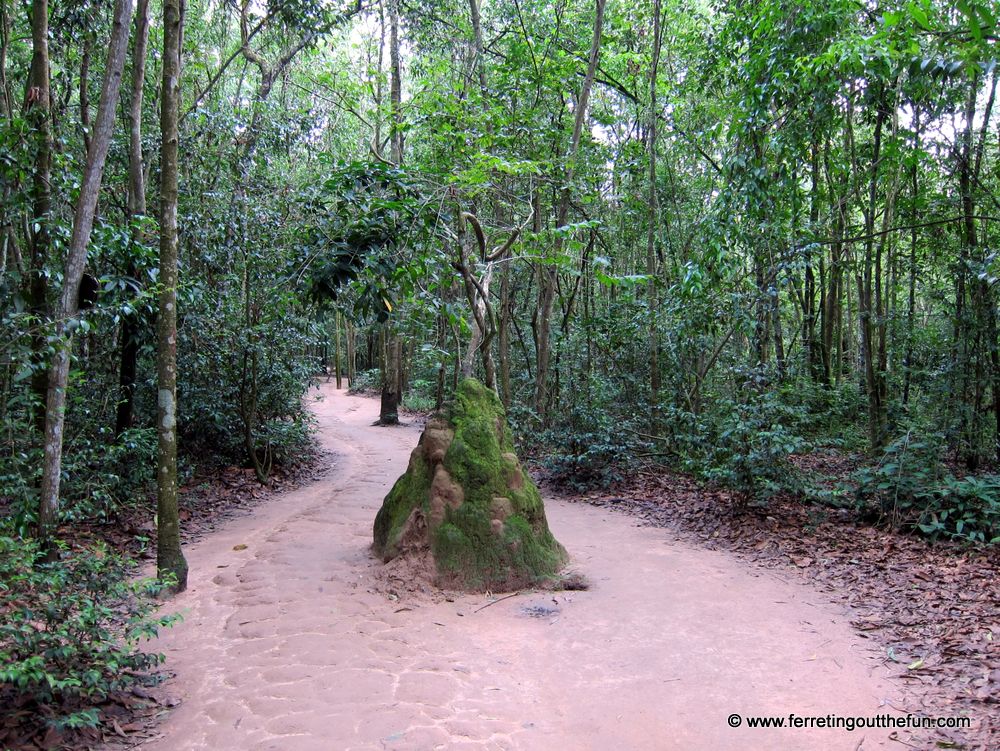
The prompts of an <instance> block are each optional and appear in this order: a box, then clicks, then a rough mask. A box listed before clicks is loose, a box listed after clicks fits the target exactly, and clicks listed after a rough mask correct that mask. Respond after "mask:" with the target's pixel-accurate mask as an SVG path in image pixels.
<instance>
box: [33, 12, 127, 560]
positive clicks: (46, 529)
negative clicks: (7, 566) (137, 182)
mask: <svg viewBox="0 0 1000 751" xmlns="http://www.w3.org/2000/svg"><path fill="white" fill-rule="evenodd" d="M131 15H132V0H117V1H116V2H115V9H114V22H113V26H112V30H111V46H110V49H109V52H108V62H107V66H106V68H105V71H104V84H103V86H102V87H101V100H100V104H99V105H98V110H97V124H96V126H95V128H94V134H93V137H92V138H91V143H90V149H89V150H88V151H87V164H86V167H85V168H84V172H83V182H82V184H81V187H80V197H79V199H78V200H77V205H76V213H75V214H74V216H73V234H72V236H71V239H70V244H69V253H68V255H67V258H66V269H65V272H64V275H63V284H62V291H61V293H60V296H59V307H58V309H57V318H56V323H55V342H56V344H55V355H54V356H53V358H52V365H51V367H50V368H49V381H48V391H47V393H46V397H45V459H44V462H43V465H42V489H41V499H40V504H39V513H38V527H39V536H40V537H41V539H42V540H43V542H46V543H47V542H48V541H49V536H50V535H51V532H52V528H53V526H54V525H55V522H56V517H57V516H58V513H59V480H60V478H61V476H62V449H63V427H64V425H65V421H66V389H67V385H68V383H69V364H70V358H71V356H72V344H73V335H72V332H73V328H72V324H73V320H74V318H75V317H76V314H77V312H78V301H79V294H80V282H81V280H82V279H83V272H84V269H85V268H86V265H87V246H88V245H89V243H90V232H91V230H92V229H93V226H94V215H95V213H96V211H97V198H98V196H99V194H100V191H101V181H102V178H103V176H104V162H105V160H106V159H107V156H108V148H109V147H110V145H111V136H112V134H113V132H114V127H115V109H116V108H117V105H118V92H119V89H120V87H121V78H122V68H123V67H124V65H125V53H126V49H127V48H128V36H129V31H128V30H129V18H130V17H131Z"/></svg>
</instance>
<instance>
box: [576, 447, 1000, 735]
mask: <svg viewBox="0 0 1000 751" xmlns="http://www.w3.org/2000/svg"><path fill="white" fill-rule="evenodd" d="M797 461H798V462H799V463H801V464H806V463H808V466H809V469H810V470H812V471H814V472H817V474H818V475H820V476H823V477H829V478H840V479H841V480H844V479H846V475H847V474H849V472H850V470H852V469H853V468H855V467H856V466H857V464H858V463H859V460H858V459H857V458H856V457H851V456H844V455H841V454H837V453H813V454H810V455H808V456H803V457H798V458H797ZM563 497H564V498H565V499H566V500H572V501H575V502H585V503H589V504H591V505H594V506H598V507H601V508H604V509H607V510H610V511H613V512H618V513H623V514H626V515H627V516H628V517H629V518H632V519H637V520H639V522H640V523H642V524H646V525H649V526H653V527H657V528H659V529H661V530H664V534H669V535H671V536H672V537H674V538H676V539H678V540H682V541H684V542H686V543H688V544H691V543H694V544H696V545H697V546H698V547H700V548H704V547H708V548H712V549H717V550H723V551H726V552H727V553H729V554H732V555H735V556H737V557H738V558H739V559H740V560H741V561H743V562H744V563H745V564H746V565H748V566H751V567H753V568H755V569H756V570H758V571H760V570H763V571H769V572H771V573H773V574H775V575H778V576H781V577H782V578H784V579H788V580H789V581H795V582H799V583H802V584H806V585H808V586H810V587H813V588H816V589H818V590H819V591H821V592H822V593H823V594H824V596H825V597H829V598H833V599H834V600H835V601H837V602H841V603H843V604H844V605H846V606H848V607H849V608H850V612H851V613H852V619H851V624H852V625H853V626H854V627H855V629H856V630H857V632H858V633H859V635H861V636H862V637H864V638H866V639H869V640H871V642H872V646H873V648H874V649H876V650H877V651H878V652H879V654H880V659H881V661H882V662H883V664H884V665H885V667H886V669H887V670H888V671H889V672H890V673H891V674H892V675H894V676H895V677H896V678H897V679H898V680H899V681H900V683H902V684H904V686H905V691H906V695H907V697H908V698H907V703H906V708H907V710H908V711H911V712H914V713H918V714H921V715H925V716H929V717H934V716H937V717H960V716H961V717H967V718H969V720H970V721H971V725H970V727H969V728H951V729H949V728H944V729H938V730H935V731H933V732H922V733H919V734H917V737H916V747H917V748H961V749H965V750H966V751H972V750H973V749H975V750H977V751H994V749H998V748H1000V648H998V644H1000V547H998V546H993V547H988V548H975V547H971V546H968V545H962V544H958V543H947V542H934V543H931V542H929V541H927V540H924V539H921V538H919V537H915V536H912V535H906V534H902V533H900V532H897V531H893V530H891V529H885V528H878V527H873V526H871V525H869V524H864V523H861V522H860V520H859V518H858V516H857V514H856V513H855V512H853V511H851V510H848V509H844V508H830V507H825V506H818V505H809V504H806V503H803V502H802V501H801V500H800V499H796V498H791V497H778V498H774V499H772V500H771V501H770V502H769V503H767V504H766V505H764V506H760V507H751V508H749V509H746V510H745V511H743V512H742V513H741V512H738V511H736V510H735V509H736V507H737V506H738V503H737V501H736V499H734V498H733V497H732V495H731V494H730V493H729V492H727V491H725V490H720V489H713V488H710V487H703V486H701V485H699V484H698V483H696V482H695V481H694V480H692V479H691V478H690V477H686V476H683V475H677V474H673V473H671V472H667V471H663V470H662V469H660V468H657V469H653V468H647V469H646V470H644V471H640V472H637V473H634V474H633V476H632V478H631V480H630V481H629V482H627V483H624V484H622V485H620V486H619V487H617V488H616V489H615V490H614V492H613V493H590V494H586V495H583V496H580V495H576V496H563Z"/></svg>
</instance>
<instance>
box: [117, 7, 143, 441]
mask: <svg viewBox="0 0 1000 751" xmlns="http://www.w3.org/2000/svg"><path fill="white" fill-rule="evenodd" d="M148 41H149V0H139V3H138V5H137V6H136V11H135V39H134V44H135V46H134V48H133V52H132V100H131V102H130V103H129V148H128V215H129V220H130V221H131V222H132V227H133V231H135V229H136V224H137V221H138V220H139V219H141V218H142V217H144V216H145V215H146V173H145V169H144V165H143V158H142V98H143V97H142V93H143V85H144V83H145V79H146V46H147V43H148ZM136 241H137V242H140V243H145V241H146V238H145V237H144V236H142V235H141V234H140V235H139V236H138V237H136ZM129 276H131V277H132V278H133V279H136V278H138V276H139V273H138V269H137V268H136V266H135V264H134V263H131V262H130V263H129ZM121 337H122V341H121V348H122V351H121V361H120V363H119V369H118V388H119V394H118V407H117V409H116V415H115V433H116V434H120V433H121V432H122V431H123V430H128V429H129V428H131V427H132V426H133V425H134V424H135V379H136V372H137V370H138V358H139V342H138V337H139V317H138V314H137V313H136V312H135V311H134V310H133V311H132V312H131V313H126V314H125V315H124V316H122V331H121Z"/></svg>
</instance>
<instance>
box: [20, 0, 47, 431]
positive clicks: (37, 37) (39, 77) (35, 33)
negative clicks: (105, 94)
mask: <svg viewBox="0 0 1000 751" xmlns="http://www.w3.org/2000/svg"><path fill="white" fill-rule="evenodd" d="M24 110H25V114H26V115H27V119H28V122H29V124H30V125H31V127H32V129H33V130H34V131H35V134H36V136H35V137H36V138H37V144H38V150H37V152H36V154H35V168H34V172H33V175H32V182H31V205H32V214H33V216H32V217H31V221H30V222H29V225H30V227H31V231H30V236H29V247H30V254H31V264H30V265H31V270H30V273H29V280H28V294H27V297H28V300H29V308H30V310H31V313H32V315H33V316H35V318H36V319H37V322H36V323H37V324H41V323H42V322H44V321H47V320H48V317H49V306H48V276H47V275H46V273H45V266H46V264H47V263H48V259H49V250H50V245H51V238H50V235H49V216H50V214H51V212H52V151H53V141H52V94H51V91H50V88H49V4H48V0H33V2H32V4H31V68H30V70H29V72H28V87H27V91H26V92H25V97H24ZM47 346H48V343H47V341H46V336H45V332H44V330H43V327H42V326H41V325H36V333H35V334H34V335H33V336H32V338H31V349H32V359H33V361H34V363H35V365H36V367H35V368H34V372H33V373H32V376H31V390H32V393H33V395H34V400H35V403H34V407H33V408H34V420H33V422H34V424H35V427H36V429H37V430H38V434H39V435H40V436H42V437H43V440H44V435H45V400H46V392H47V390H48V381H49V378H48V371H47V369H46V368H45V367H44V366H43V363H44V362H45V360H46V357H45V350H46V347H47Z"/></svg>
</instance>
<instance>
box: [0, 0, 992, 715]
mask: <svg viewBox="0 0 1000 751" xmlns="http://www.w3.org/2000/svg"><path fill="white" fill-rule="evenodd" d="M133 5H134V7H133ZM998 13H1000V10H998V8H997V6H996V5H995V4H994V3H991V2H972V1H971V0H959V1H958V2H943V1H942V0H909V1H904V0H886V1H880V2H858V1H857V0H826V1H825V2H815V1H813V0H808V1H807V2H786V1H785V0H637V1H636V2H622V1H620V0H585V1H584V0H546V1H545V2H537V1H532V0H493V2H489V3H481V2H480V0H461V1H458V2H456V1H455V0H433V2H432V1H431V0H358V2H357V3H354V2H352V3H351V4H349V5H339V4H338V3H337V2H335V1H334V0H329V1H327V0H186V1H185V0H136V2H135V3H134V4H133V1H132V0H115V1H114V2H98V1H97V0H60V1H59V2H52V3H50V2H47V0H0V193H2V199H0V318H2V328H0V332H2V336H0V433H2V435H0V516H2V526H0V572H2V577H0V614H2V615H3V618H2V619H0V686H4V687H5V688H0V695H3V696H10V695H12V694H10V693H8V690H9V691H14V692H15V693H18V695H23V694H26V693H27V694H30V695H31V696H33V697H34V700H37V701H39V702H41V703H42V704H43V705H47V704H59V703H60V702H63V703H65V701H70V705H71V706H72V707H75V708H76V709H75V710H73V711H71V712H69V713H65V712H64V713H62V714H59V713H54V714H53V718H54V719H53V722H56V723H62V724H64V725H74V724H76V725H85V724H88V723H93V722H96V721H97V720H96V714H95V713H94V712H93V711H92V710H90V709H88V707H89V706H90V705H91V704H92V702H93V701H95V700H96V699H98V698H100V697H102V696H105V695H107V693H108V692H111V691H114V690H116V689H117V688H119V687H121V686H122V685H125V684H127V683H128V682H129V681H130V680H133V679H134V676H135V675H137V674H139V673H140V672H141V670H142V669H143V668H144V667H147V666H148V661H149V659H152V658H148V657H146V656H143V655H141V653H138V652H136V651H135V650H134V644H135V639H137V638H138V637H139V636H140V635H142V634H143V633H147V632H148V631H149V630H150V629H152V628H155V626H156V624H157V622H156V621H155V620H152V621H151V620H149V616H148V612H147V609H146V606H144V605H143V604H142V602H143V601H142V600H141V599H139V600H136V599H134V597H133V595H132V594H130V592H131V590H134V589H135V588H137V587H138V588H140V589H143V588H150V589H154V590H156V589H161V588H166V589H168V590H171V589H174V590H176V589H179V588H182V587H183V586H184V581H185V576H186V563H185V562H184V558H183V555H182V553H181V550H180V538H179V531H178V525H179V520H178V512H177V492H178V487H179V486H183V485H184V484H185V483H186V482H188V481H189V480H190V478H191V477H192V474H193V472H194V471H195V469H196V468H197V467H198V466H200V465H205V464H218V465H225V464H238V465H242V466H244V467H246V468H248V469H252V470H253V472H254V473H255V475H256V478H257V479H258V480H259V481H260V482H262V483H264V482H267V481H268V478H269V475H270V473H271V472H272V471H273V470H274V468H275V467H276V466H279V465H281V464H282V463H285V462H287V461H289V460H290V459H291V458H292V457H294V456H296V455H297V454H298V453H299V452H300V451H301V449H302V447H303V446H304V445H306V444H307V442H308V440H309V416H308V413H307V411H306V409H305V408H304V406H303V405H304V401H303V398H304V397H305V396H306V395H307V393H308V392H309V389H310V384H311V380H312V379H313V378H314V377H315V376H316V375H317V374H318V373H322V372H324V371H325V370H326V369H330V370H332V372H333V373H334V376H335V377H336V378H337V379H338V380H339V379H340V378H341V377H345V378H348V379H350V382H351V384H352V387H355V388H365V387H368V388H373V389H378V390H379V391H380V392H381V394H382V421H383V422H385V423H392V422H393V421H395V420H396V419H398V418H397V413H398V410H399V408H400V406H403V407H409V408H413V409H420V410H425V409H431V408H434V407H435V406H440V405H441V404H443V403H444V402H446V401H447V399H448V397H449V394H450V393H451V392H452V390H453V389H454V388H455V386H456V384H457V383H458V382H459V379H460V378H461V377H462V375H463V374H473V375H476V376H477V377H479V378H480V379H482V380H483V381H484V382H485V383H486V384H487V385H488V386H491V387H493V388H495V389H496V391H497V392H498V394H499V395H500V397H501V399H502V401H503V403H504V405H505V406H506V407H507V410H508V413H509V415H510V418H511V421H512V424H513V425H514V426H515V429H516V431H517V432H518V435H519V440H520V446H521V448H522V450H524V451H527V452H530V453H532V454H533V455H534V456H536V457H538V458H539V461H540V463H541V465H542V466H543V468H544V469H545V470H546V471H547V473H548V475H549V476H550V477H551V478H552V479H553V480H554V481H556V482H562V483H566V484H571V485H576V486H590V485H607V484H609V483H613V482H615V481H616V480H618V479H620V478H622V477H625V476H627V475H628V472H629V468H630V466H631V465H632V463H633V462H635V461H637V460H639V459H642V460H644V461H649V460H655V461H658V462H661V463H663V464H668V465H671V466H672V467H674V468H675V469H682V470H684V471H687V472H690V473H692V474H695V475H697V476H699V477H701V478H703V479H704V480H706V481H709V482H713V483H717V484H720V485H722V486H725V487H728V488H730V489H731V490H733V491H734V493H735V494H736V497H737V498H738V499H739V500H740V503H739V504H737V505H738V506H739V505H743V506H749V505H754V504H766V503H767V499H768V498H769V497H771V496H773V495H774V494H777V493H783V494H793V495H795V496H797V497H799V498H801V499H802V502H803V503H822V504H834V505H839V506H843V507H845V508H849V509H854V510H856V511H857V512H858V513H859V515H860V516H861V517H862V518H864V519H865V520H867V521H869V522H872V523H879V524H886V525H892V526H895V527H898V528H900V529H903V530H910V531H912V532H913V533H915V534H919V535H923V536H926V537H927V538H929V539H931V540H934V539H940V540H951V541H955V540H957V541H960V542H962V543H963V544H970V545H977V546H986V545H990V544H991V543H996V542H997V541H998V540H1000V476H997V475H994V474H992V472H993V470H994V469H995V468H996V466H997V465H998V460H1000V331H998V321H997V318H998V309H997V304H998V294H997V286H998V279H1000V260H998V258H997V252H998V251H997V248H998V247H1000V246H998V238H1000V139H998V128H997V125H998V119H1000V118H998V114H997V111H996V110H997V107H996V106H995V105H996V102H995V100H996V93H997V83H998V79H997V75H998V70H997V65H996V63H997V60H996V58H997V46H998V44H997V43H998V33H1000V32H998V29H997V15H998ZM824 452H842V453H856V454H860V455H863V456H864V457H865V460H864V462H862V466H861V468H860V469H858V470H857V471H856V472H854V474H853V475H852V476H851V477H841V478H837V479H838V482H828V481H825V479H826V478H822V477H819V476H817V475H816V474H815V473H811V472H810V471H808V470H807V469H806V468H804V467H803V466H802V463H801V462H798V461H797V460H798V458H800V457H802V456H807V455H809V454H810V453H818V454H823V453H824ZM824 455H825V454H824ZM154 492H155V495H156V498H157V502H156V505H157V508H156V510H155V511H154V508H153V503H152V500H151V499H152V497H153V494H154ZM136 510H139V511H141V512H142V513H144V514H146V515H147V516H149V517H152V515H153V514H154V513H155V514H156V519H157V522H158V523H157V532H156V536H157V537H158V540H157V543H158V547H157V549H158V556H159V571H160V574H161V577H162V578H161V580H160V581H159V582H157V583H145V584H143V583H140V584H138V585H134V584H129V583H127V582H128V581H129V580H128V578H127V572H128V570H129V569H128V567H127V565H126V562H125V561H123V560H121V559H120V558H119V557H118V555H117V554H116V553H115V552H114V551H112V550H110V549H105V548H101V547H99V546H98V548H96V549H95V548H94V547H93V545H92V544H90V543H87V542H86V541H81V540H79V539H75V538H73V530H74V529H76V528H78V527H79V526H80V525H83V524H89V525H94V524H114V523H116V521H117V520H118V519H120V518H121V516H122V515H123V514H124V513H126V512H130V513H131V512H135V511H136ZM736 510H737V511H739V509H738V508H737V509H736ZM67 538H71V541H70V542H66V539H67ZM122 602H128V603H131V604H130V605H129V606H128V608H127V609H126V610H125V611H123V610H122V609H121V605H120V603H122ZM26 603H28V605H26ZM116 603H119V604H116ZM40 622H44V623H47V624H49V627H47V628H36V627H35V626H37V624H38V623H40ZM123 637H124V641H122V638H123ZM73 702H76V703H75V704H73Z"/></svg>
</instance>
